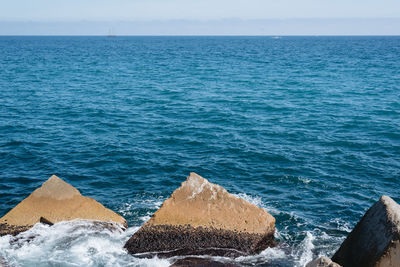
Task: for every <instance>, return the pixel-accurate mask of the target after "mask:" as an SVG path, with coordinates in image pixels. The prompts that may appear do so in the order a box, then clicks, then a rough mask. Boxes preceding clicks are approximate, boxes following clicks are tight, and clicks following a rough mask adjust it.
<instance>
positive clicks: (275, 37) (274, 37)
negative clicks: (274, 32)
mask: <svg viewBox="0 0 400 267" xmlns="http://www.w3.org/2000/svg"><path fill="white" fill-rule="evenodd" d="M280 38H281V37H280V36H272V39H280Z"/></svg>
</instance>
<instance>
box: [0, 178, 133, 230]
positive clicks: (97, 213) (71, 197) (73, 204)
mask: <svg viewBox="0 0 400 267" xmlns="http://www.w3.org/2000/svg"><path fill="white" fill-rule="evenodd" d="M74 219H87V220H97V221H105V222H116V223H120V224H122V225H124V226H126V220H125V219H124V218H123V217H121V216H120V215H118V214H116V213H115V212H113V211H112V210H110V209H107V208H105V207H104V206H103V205H102V204H100V203H98V202H97V201H96V200H94V199H92V198H90V197H85V196H82V195H81V194H80V193H79V191H78V190H77V189H76V188H75V187H73V186H71V185H70V184H68V183H66V182H64V181H63V180H61V179H60V178H58V177H57V176H55V175H53V176H51V177H50V178H49V179H48V180H47V181H46V182H45V183H43V185H42V186H41V187H40V188H38V189H36V190H35V191H34V192H33V193H32V194H31V195H30V196H28V197H27V198H26V199H24V200H22V201H21V202H20V203H19V204H18V205H17V206H15V207H14V208H13V209H12V210H11V211H9V212H8V213H7V214H6V215H5V216H4V217H2V218H0V235H4V234H17V233H18V232H21V231H24V230H27V229H29V228H30V227H32V226H33V225H34V224H36V223H38V222H39V221H42V222H43V221H45V222H47V223H48V224H51V223H57V222H60V221H69V220H74Z"/></svg>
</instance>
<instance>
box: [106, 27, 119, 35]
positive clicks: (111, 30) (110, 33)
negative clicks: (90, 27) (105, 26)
mask: <svg viewBox="0 0 400 267" xmlns="http://www.w3.org/2000/svg"><path fill="white" fill-rule="evenodd" d="M107 37H117V35H116V34H115V33H114V31H113V29H111V28H110V29H109V30H108V34H107Z"/></svg>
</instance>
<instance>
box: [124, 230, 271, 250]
mask: <svg viewBox="0 0 400 267" xmlns="http://www.w3.org/2000/svg"><path fill="white" fill-rule="evenodd" d="M275 244H276V243H275V241H273V235H272V236H269V235H261V234H249V233H243V232H235V231H231V230H222V229H211V228H203V227H197V228H194V227H191V226H170V225H157V226H149V227H145V228H142V229H140V230H139V231H138V232H136V233H135V234H134V235H133V236H132V238H130V239H129V240H128V242H127V243H126V245H125V248H127V249H128V251H129V252H131V253H134V254H136V253H147V252H156V254H157V255H158V256H163V257H171V256H176V255H211V256H226V257H239V256H244V255H248V254H255V253H258V252H261V251H262V250H263V249H265V248H266V247H271V246H274V245H275Z"/></svg>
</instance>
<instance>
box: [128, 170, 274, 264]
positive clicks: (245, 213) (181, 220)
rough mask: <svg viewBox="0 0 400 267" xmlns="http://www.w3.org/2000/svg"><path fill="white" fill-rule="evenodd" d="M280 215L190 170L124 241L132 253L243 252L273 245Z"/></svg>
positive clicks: (255, 250)
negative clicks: (181, 181)
mask: <svg viewBox="0 0 400 267" xmlns="http://www.w3.org/2000/svg"><path fill="white" fill-rule="evenodd" d="M274 232H275V218H274V217H272V216H271V215H270V214H269V213H267V212H266V211H265V210H264V209H262V208H259V207H257V206H255V205H253V204H250V203H248V202H246V201H245V200H243V199H240V198H237V197H235V196H233V195H231V194H229V193H228V192H227V191H226V190H225V189H224V188H223V187H221V186H219V185H216V184H212V183H210V182H208V181H207V180H206V179H204V178H203V177H201V176H199V175H197V174H196V173H191V174H190V176H189V177H188V178H187V180H186V181H185V182H183V183H182V185H181V187H179V188H178V189H176V190H175V191H174V192H173V194H172V195H171V197H170V198H169V199H167V200H166V201H165V202H164V203H163V205H162V207H161V208H160V209H159V210H158V211H157V212H156V213H155V214H154V215H153V217H152V218H151V219H150V220H149V221H147V222H146V223H145V224H144V225H143V226H142V227H141V228H140V229H139V230H138V231H137V232H136V233H135V234H134V235H133V236H132V237H131V238H130V239H129V240H128V242H127V243H126V244H125V248H126V249H127V250H128V251H129V252H130V253H132V254H137V253H156V254H158V255H159V256H173V255H189V254H190V255H201V254H209V255H224V256H233V257H235V256H239V255H247V254H254V253H258V252H260V251H261V250H263V249H265V248H267V247H268V246H272V245H274V241H273V236H274Z"/></svg>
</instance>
